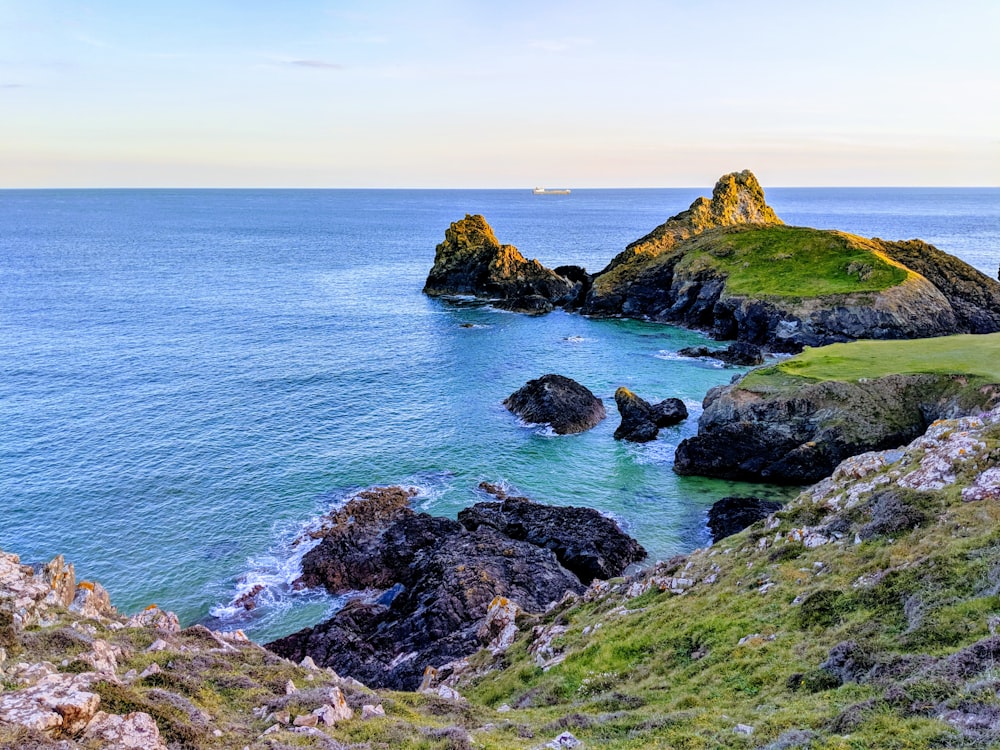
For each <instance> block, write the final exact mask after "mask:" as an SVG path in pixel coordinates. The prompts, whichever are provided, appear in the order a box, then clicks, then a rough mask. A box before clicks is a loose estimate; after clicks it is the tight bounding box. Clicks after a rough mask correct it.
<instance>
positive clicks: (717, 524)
mask: <svg viewBox="0 0 1000 750" xmlns="http://www.w3.org/2000/svg"><path fill="white" fill-rule="evenodd" d="M779 510H781V503H779V502H776V501H774V500H762V499H761V498H759V497H724V498H722V499H721V500H719V501H718V502H716V503H713V504H712V507H711V508H709V509H708V529H709V531H711V532H712V541H713V542H717V541H719V540H720V539H725V538H726V537H727V536H732V535H733V534H736V533H737V532H740V531H743V529H745V528H746V527H747V526H752V525H753V524H755V523H757V521H760V520H762V519H764V518H767V517H768V516H769V515H771V514H772V513H774V512H776V511H779Z"/></svg>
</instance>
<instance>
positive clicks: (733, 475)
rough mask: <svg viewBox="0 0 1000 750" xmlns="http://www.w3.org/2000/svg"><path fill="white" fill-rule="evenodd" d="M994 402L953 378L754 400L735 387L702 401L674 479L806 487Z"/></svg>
mask: <svg viewBox="0 0 1000 750" xmlns="http://www.w3.org/2000/svg"><path fill="white" fill-rule="evenodd" d="M997 402H1000V386H991V385H987V386H982V385H979V386H976V385H974V384H970V382H969V380H968V378H966V377H963V376H960V375H955V376H945V375H889V376H887V377H882V378H874V379H871V380H867V381H864V382H856V383H851V382H841V381H833V380H831V381H821V382H818V383H817V382H813V381H804V382H803V383H802V384H799V385H796V386H794V387H788V388H785V389H779V390H775V391H767V390H766V389H765V391H762V392H756V391H753V390H749V389H747V388H743V387H741V384H740V383H735V384H731V385H727V386H718V387H716V388H713V389H712V390H710V391H709V392H708V395H707V396H706V397H705V402H704V405H705V411H704V412H703V414H702V416H701V418H700V420H699V422H698V434H697V435H696V436H695V437H693V438H688V439H687V440H684V441H683V442H682V443H681V444H680V445H679V446H678V448H677V453H676V456H675V460H674V471H676V472H677V473H678V474H699V475H703V476H712V477H721V478H724V479H738V480H748V481H768V482H775V483H779V484H807V483H809V482H815V481H818V480H819V479H822V478H823V477H825V476H827V475H829V474H830V472H832V471H833V469H834V467H836V465H837V464H838V463H840V461H842V460H843V459H845V458H847V457H848V456H853V455H857V454H858V453H864V452H865V451H871V450H885V449H888V448H894V447H896V446H899V445H902V444H904V443H906V442H908V441H910V440H912V439H914V438H915V437H917V436H918V435H920V434H921V433H922V432H923V431H924V430H925V429H926V428H927V426H928V425H929V424H930V423H931V422H933V421H934V420H935V419H942V418H953V417H956V416H959V415H963V414H970V413H977V412H979V411H981V410H983V409H986V408H990V407H991V406H993V405H994V404H996V403H997Z"/></svg>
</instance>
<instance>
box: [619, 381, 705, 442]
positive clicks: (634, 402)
mask: <svg viewBox="0 0 1000 750" xmlns="http://www.w3.org/2000/svg"><path fill="white" fill-rule="evenodd" d="M615 404H616V405H617V406H618V413H619V414H621V418H622V421H621V424H619V425H618V428H617V429H616V430H615V440H628V441H631V442H633V443H646V442H649V441H650V440H655V439H656V436H657V435H658V434H659V432H660V428H661V427H668V426H670V425H673V424H677V423H678V422H682V421H683V420H685V419H687V416H688V412H687V407H686V406H685V405H684V402H683V401H681V400H680V399H679V398H668V399H666V400H665V401H661V402H660V403H658V404H655V405H653V404H650V403H649V402H648V401H646V400H645V399H642V398H639V396H637V395H635V394H634V393H633V392H632V391H630V390H629V389H628V388H625V387H624V386H622V387H620V388H618V390H616V391H615Z"/></svg>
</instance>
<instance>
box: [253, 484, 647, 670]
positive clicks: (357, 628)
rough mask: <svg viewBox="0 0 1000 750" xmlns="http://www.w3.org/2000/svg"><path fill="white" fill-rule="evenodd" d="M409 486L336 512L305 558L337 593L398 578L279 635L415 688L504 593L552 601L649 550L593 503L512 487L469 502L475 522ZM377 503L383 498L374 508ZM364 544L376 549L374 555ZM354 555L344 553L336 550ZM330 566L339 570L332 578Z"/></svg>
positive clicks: (297, 649) (519, 599) (466, 646)
mask: <svg viewBox="0 0 1000 750" xmlns="http://www.w3.org/2000/svg"><path fill="white" fill-rule="evenodd" d="M407 496H408V492H407V491H406V490H402V489H400V488H389V489H379V490H373V491H371V492H369V493H365V496H364V497H360V498H358V499H356V500H352V501H351V503H349V504H348V505H347V506H345V508H344V509H343V510H341V511H340V512H338V513H335V514H333V515H332V516H331V517H330V519H329V522H328V523H327V524H326V525H325V528H324V529H323V530H322V531H320V532H317V533H318V534H319V535H321V536H322V539H321V541H320V544H319V546H317V547H316V548H315V549H313V550H310V552H309V553H307V555H306V559H307V561H308V562H307V561H304V562H303V570H304V571H306V569H307V568H308V570H309V572H308V573H305V574H304V576H303V581H304V582H307V583H309V584H310V585H322V586H325V587H326V588H327V590H329V591H331V592H334V593H345V592H346V591H347V590H349V589H353V588H357V589H388V591H386V592H385V593H383V594H382V595H381V596H380V597H378V598H377V599H376V600H375V601H365V600H361V599H355V600H353V601H351V602H350V603H348V604H347V605H346V606H345V607H344V608H343V609H341V610H340V611H339V612H337V613H336V614H335V615H334V617H333V618H332V619H330V620H328V621H326V622H324V623H321V624H319V625H317V626H316V627H313V628H305V629H304V630H301V631H299V632H297V633H293V634H292V635H289V636H287V637H285V638H281V639H278V640H277V641H274V642H272V643H270V644H268V648H270V649H271V650H272V651H274V652H275V653H278V654H280V655H281V656H285V657H288V658H291V659H294V660H296V661H299V660H301V659H302V658H304V657H305V656H311V657H312V658H313V659H314V660H315V661H316V663H317V664H320V665H323V666H329V667H333V668H334V669H335V670H336V671H338V672H339V673H341V674H344V675H349V676H351V677H354V678H355V679H358V680H361V681H362V682H364V683H365V684H367V685H369V686H372V687H392V688H397V689H405V690H414V689H416V687H417V685H418V684H419V682H420V679H421V676H422V674H423V672H424V669H425V667H427V666H429V665H431V666H441V665H443V664H445V663H447V662H450V661H453V660H455V659H458V658H461V657H463V656H468V655H469V654H471V653H473V652H474V651H476V650H477V649H479V648H480V647H482V646H483V645H485V644H484V643H483V641H482V638H481V636H480V635H479V628H480V626H481V624H482V621H483V618H484V617H485V616H486V613H487V609H488V607H489V605H490V603H491V602H492V601H493V600H494V598H495V597H498V596H499V597H506V598H508V599H510V600H512V601H514V602H516V603H517V604H518V605H519V606H520V607H522V608H523V609H525V610H527V611H529V612H541V611H543V610H544V609H545V607H546V606H547V605H548V604H549V603H550V602H552V601H555V600H557V599H560V598H561V597H562V596H563V595H564V594H565V593H566V592H567V591H574V592H577V593H579V592H582V591H583V589H584V583H583V582H582V580H581V577H578V576H577V575H575V574H574V573H573V572H571V571H570V570H569V569H567V567H565V566H564V565H563V564H561V563H560V558H562V559H563V560H565V563H566V565H568V566H571V567H572V568H573V569H575V570H578V571H580V575H581V576H582V577H583V578H584V579H585V580H590V579H592V578H593V577H594V576H596V575H602V576H613V575H618V574H620V573H621V572H622V570H623V569H624V568H625V566H627V565H628V564H629V563H631V562H634V561H636V560H638V559H641V558H642V557H643V556H645V551H644V550H643V549H642V547H641V546H639V545H638V544H637V543H636V542H634V540H631V539H630V538H629V537H627V536H626V535H624V534H622V532H621V531H619V530H618V528H617V526H616V525H615V524H614V523H613V522H612V521H610V520H608V519H606V518H604V517H603V516H600V515H599V514H598V513H596V511H590V510H588V509H585V508H556V507H548V506H544V505H538V504H535V503H532V502H531V501H529V500H527V499H525V498H506V497H505V498H503V499H502V500H501V501H500V502H496V503H480V504H478V505H476V506H474V507H473V508H470V509H468V510H467V511H463V514H464V519H465V520H466V521H467V523H466V525H463V524H461V523H458V522H456V521H452V520H450V519H447V518H435V517H432V516H429V515H427V514H425V513H416V512H414V511H413V510H412V509H410V508H409V507H407V506H406V505H405V504H403V502H402V498H406V497H407ZM366 503H373V507H372V508H366V507H365V504H366ZM363 550H367V553H368V554H367V557H365V556H364V553H363ZM340 554H344V559H342V560H338V559H335V558H336V557H337V556H338V555H340ZM323 576H328V577H326V578H324V577H323Z"/></svg>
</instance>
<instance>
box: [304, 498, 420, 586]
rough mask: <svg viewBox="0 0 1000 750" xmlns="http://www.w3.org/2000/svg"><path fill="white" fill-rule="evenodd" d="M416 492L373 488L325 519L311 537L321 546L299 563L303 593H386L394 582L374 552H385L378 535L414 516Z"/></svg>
mask: <svg viewBox="0 0 1000 750" xmlns="http://www.w3.org/2000/svg"><path fill="white" fill-rule="evenodd" d="M414 494H416V490H413V489H404V488H402V487H373V488H371V489H368V490H364V491H363V492H359V493H358V495H357V496H356V497H355V498H353V499H352V500H350V501H349V502H348V503H347V504H346V505H345V506H344V507H343V508H341V509H340V510H339V511H337V512H335V513H333V514H331V515H330V516H328V517H327V519H326V520H325V522H324V524H323V528H321V529H320V530H319V531H317V532H314V533H313V536H315V537H318V538H320V539H321V540H322V541H320V543H319V544H318V545H317V546H315V547H313V548H312V549H311V550H309V552H307V553H306V554H305V556H304V557H303V559H302V577H301V578H300V579H299V583H300V584H301V585H303V586H306V587H308V588H316V587H319V586H325V587H326V588H327V589H328V590H329V591H330V592H331V593H341V592H344V591H353V590H361V589H368V588H373V589H383V588H388V587H389V586H391V585H392V584H393V582H394V581H395V573H394V571H393V570H392V567H391V566H392V564H393V563H392V561H390V560H386V559H384V558H383V556H382V555H381V554H373V552H372V551H373V550H377V551H378V552H379V553H381V552H386V553H387V554H392V555H394V554H395V550H387V549H386V545H385V544H384V543H383V536H384V534H385V532H386V530H387V529H388V528H389V526H390V525H391V524H392V523H393V522H394V521H396V520H400V519H403V518H409V517H410V516H412V515H413V511H412V510H411V509H410V498H411V497H413V495H414Z"/></svg>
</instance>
